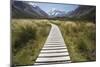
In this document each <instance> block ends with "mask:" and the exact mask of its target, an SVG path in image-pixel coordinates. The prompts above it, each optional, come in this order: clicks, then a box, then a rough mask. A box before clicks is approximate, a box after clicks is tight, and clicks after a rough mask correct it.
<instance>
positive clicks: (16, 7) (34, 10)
mask: <svg viewBox="0 0 100 67" xmlns="http://www.w3.org/2000/svg"><path fill="white" fill-rule="evenodd" d="M47 17H48V14H47V13H45V12H44V11H43V10H42V9H40V8H39V7H38V6H32V5H30V4H28V3H26V2H23V1H13V2H12V18H47Z"/></svg>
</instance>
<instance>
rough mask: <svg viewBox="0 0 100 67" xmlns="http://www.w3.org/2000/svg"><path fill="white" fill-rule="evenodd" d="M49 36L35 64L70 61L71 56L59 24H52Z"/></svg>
mask: <svg viewBox="0 0 100 67" xmlns="http://www.w3.org/2000/svg"><path fill="white" fill-rule="evenodd" d="M51 25H52V28H51V31H50V33H49V36H48V38H47V40H46V42H45V44H44V47H43V48H42V50H41V52H40V54H39V56H38V58H37V60H36V62H35V65H44V64H57V63H70V62H71V61H70V56H69V53H68V50H67V47H66V45H65V42H64V39H63V37H62V35H61V32H60V30H59V28H58V26H57V25H54V24H51Z"/></svg>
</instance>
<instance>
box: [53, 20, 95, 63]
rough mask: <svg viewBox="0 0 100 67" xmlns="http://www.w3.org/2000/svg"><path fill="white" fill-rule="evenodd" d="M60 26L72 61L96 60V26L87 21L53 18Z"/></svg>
mask: <svg viewBox="0 0 100 67" xmlns="http://www.w3.org/2000/svg"><path fill="white" fill-rule="evenodd" d="M51 22H52V23H54V24H56V25H58V26H59V28H60V30H61V32H62V35H63V37H64V40H65V43H66V46H67V47H68V50H69V54H70V57H71V61H72V62H84V61H95V60H96V27H95V24H94V23H93V22H87V21H59V20H56V21H54V20H51Z"/></svg>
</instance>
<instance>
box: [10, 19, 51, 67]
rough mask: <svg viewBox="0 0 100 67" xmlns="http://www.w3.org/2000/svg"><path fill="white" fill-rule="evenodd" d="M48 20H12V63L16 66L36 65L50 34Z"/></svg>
mask: <svg viewBox="0 0 100 67" xmlns="http://www.w3.org/2000/svg"><path fill="white" fill-rule="evenodd" d="M50 28H51V25H50V24H49V21H48V20H39V21H38V20H37V19H33V20H32V19H12V22H11V31H12V36H11V37H12V62H13V64H15V65H29V64H34V62H35V60H36V58H37V57H38V55H39V53H40V50H41V49H42V47H43V45H44V42H45V40H46V38H47V36H48V34H49V31H50Z"/></svg>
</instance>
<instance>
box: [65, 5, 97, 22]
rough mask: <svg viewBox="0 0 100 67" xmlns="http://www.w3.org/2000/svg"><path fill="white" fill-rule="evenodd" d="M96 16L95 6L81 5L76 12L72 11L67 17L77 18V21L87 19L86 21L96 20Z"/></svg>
mask: <svg viewBox="0 0 100 67" xmlns="http://www.w3.org/2000/svg"><path fill="white" fill-rule="evenodd" d="M95 16H96V7H95V6H85V5H84V6H83V5H80V6H79V7H78V8H77V9H75V10H74V11H71V12H69V13H68V14H67V17H70V18H77V19H83V20H84V19H86V20H94V21H95Z"/></svg>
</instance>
